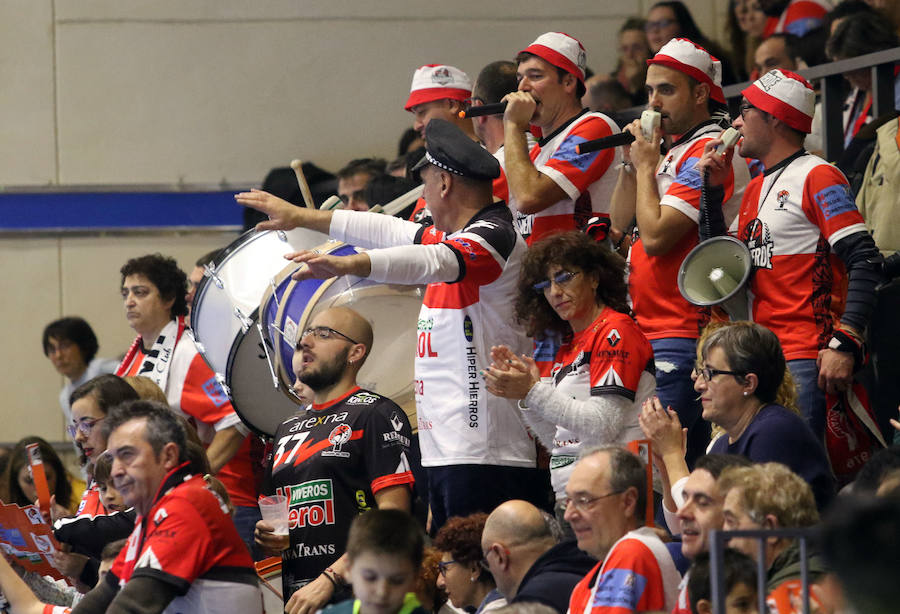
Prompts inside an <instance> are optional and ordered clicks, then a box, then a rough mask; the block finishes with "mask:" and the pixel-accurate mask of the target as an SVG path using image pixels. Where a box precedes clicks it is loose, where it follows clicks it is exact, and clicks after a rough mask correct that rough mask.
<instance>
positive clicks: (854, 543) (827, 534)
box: [821, 496, 900, 614]
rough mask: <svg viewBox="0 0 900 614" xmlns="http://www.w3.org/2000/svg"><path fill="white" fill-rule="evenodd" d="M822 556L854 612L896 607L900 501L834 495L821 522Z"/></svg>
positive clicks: (899, 598) (880, 612)
mask: <svg viewBox="0 0 900 614" xmlns="http://www.w3.org/2000/svg"><path fill="white" fill-rule="evenodd" d="M821 542H822V543H821V546H822V554H823V555H824V557H825V562H826V564H827V565H828V568H829V569H831V570H833V571H834V573H835V574H837V577H838V579H839V580H840V583H841V586H842V587H843V589H844V591H845V593H846V596H847V600H848V601H849V603H850V604H851V605H852V606H853V608H852V609H853V611H855V612H865V613H866V614H889V613H893V612H896V611H897V603H898V602H900V584H898V583H897V581H896V571H897V556H898V555H897V553H898V552H900V499H897V498H896V497H893V496H891V497H878V498H875V497H856V496H850V497H838V498H837V499H836V500H835V502H834V504H833V505H832V507H831V509H830V510H829V513H828V515H827V516H826V518H825V522H824V523H823V526H822V534H821Z"/></svg>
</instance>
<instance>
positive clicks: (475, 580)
mask: <svg viewBox="0 0 900 614" xmlns="http://www.w3.org/2000/svg"><path fill="white" fill-rule="evenodd" d="M486 520H487V514H482V513H478V514H471V515H469V516H454V517H453V518H450V519H449V520H448V521H447V523H446V524H444V526H442V527H441V529H440V530H439V531H438V533H437V535H436V536H435V538H434V547H435V548H437V549H438V550H440V551H441V560H440V562H439V563H438V577H437V586H438V588H441V589H444V590H445V591H446V592H447V597H449V599H450V603H452V604H453V607H455V608H458V609H460V610H462V609H468V608H476V610H475V614H483V613H484V612H488V611H490V610H494V609H496V608H499V607H502V606H504V605H506V599H504V598H503V596H502V595H501V594H500V592H499V591H497V584H496V583H495V582H494V577H493V576H492V575H491V572H490V571H488V569H487V568H486V567H485V566H484V565H482V564H481V560H482V559H483V558H484V556H483V554H482V552H481V532H482V531H483V530H484V523H485V521H486ZM470 611H471V610H470Z"/></svg>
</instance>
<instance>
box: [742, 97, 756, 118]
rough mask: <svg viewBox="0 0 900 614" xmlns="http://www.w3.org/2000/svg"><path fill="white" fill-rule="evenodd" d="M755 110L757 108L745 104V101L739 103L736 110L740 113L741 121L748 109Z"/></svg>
mask: <svg viewBox="0 0 900 614" xmlns="http://www.w3.org/2000/svg"><path fill="white" fill-rule="evenodd" d="M755 108H757V107H755V106H753V105H752V104H750V103H749V102H747V101H746V100H745V101H744V102H742V103H741V106H739V107H738V110H739V111H740V112H741V119H744V114H745V113H746V112H747V111H749V110H750V109H755Z"/></svg>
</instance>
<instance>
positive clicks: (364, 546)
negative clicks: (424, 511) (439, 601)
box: [347, 509, 425, 570]
mask: <svg viewBox="0 0 900 614" xmlns="http://www.w3.org/2000/svg"><path fill="white" fill-rule="evenodd" d="M424 550H425V534H424V533H423V532H422V528H421V527H420V526H419V525H418V523H416V520H415V519H414V518H413V517H412V516H410V515H409V514H408V513H406V512H404V511H402V510H394V509H384V510H380V509H373V510H370V511H368V512H366V513H365V514H362V515H360V516H357V517H356V518H354V519H353V524H351V525H350V533H349V535H348V536H347V556H349V557H350V559H355V558H357V557H359V556H360V555H362V554H364V553H366V552H374V553H376V554H387V555H395V556H400V557H403V558H404V559H406V560H408V561H409V562H410V563H412V565H413V567H414V568H415V569H416V570H418V569H419V566H420V565H421V564H422V557H423V553H424Z"/></svg>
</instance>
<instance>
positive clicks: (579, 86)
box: [516, 51, 588, 101]
mask: <svg viewBox="0 0 900 614" xmlns="http://www.w3.org/2000/svg"><path fill="white" fill-rule="evenodd" d="M530 58H538V59H539V60H544V58H542V57H539V56H536V55H535V54H533V53H528V52H527V51H521V52H519V54H518V55H517V56H516V67H518V65H519V64H521V63H522V62H524V61H525V60H528V59H530ZM544 61H545V62H547V60H544ZM547 63H548V64H550V62H547ZM550 65H551V66H553V68H555V69H556V75H557V77H558V78H559V82H560V83H562V80H563V77H565V76H566V75H572V73H570V72H569V71H568V70H565V69H563V68H560V67H559V66H555V65H553V64H550ZM572 76H573V77H575V96H576V97H577V98H578V100H579V101H580V100H581V97H582V96H584V95H585V93H586V92H587V90H586V89H585V87H584V81H582V80H581V79H579V78H578V77H576V76H575V75H572ZM587 78H588V77H587V72H585V79H587ZM517 87H518V86H517Z"/></svg>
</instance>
